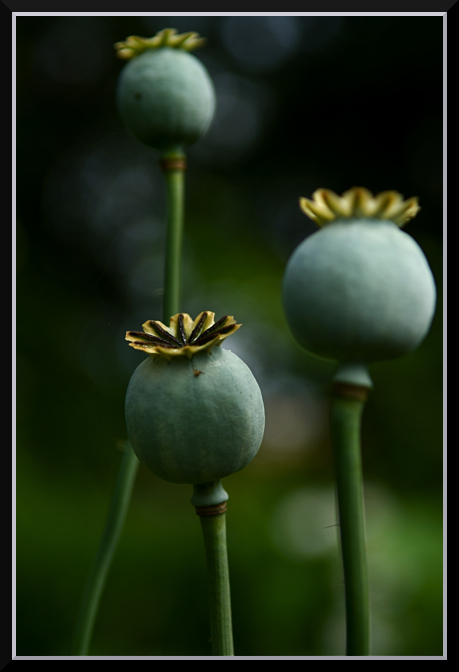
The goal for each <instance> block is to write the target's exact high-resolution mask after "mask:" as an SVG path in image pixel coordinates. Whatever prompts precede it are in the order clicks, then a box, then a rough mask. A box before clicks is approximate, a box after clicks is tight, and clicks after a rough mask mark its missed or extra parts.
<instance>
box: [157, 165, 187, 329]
mask: <svg viewBox="0 0 459 672" xmlns="http://www.w3.org/2000/svg"><path fill="white" fill-rule="evenodd" d="M162 161H163V166H164V167H163V170H164V174H165V177H166V184H167V204H168V215H167V241H166V258H165V267H164V296H163V321H164V322H165V324H169V318H171V317H172V315H176V314H177V313H178V312H179V311H180V281H181V272H180V271H181V258H182V241H183V214H184V193H185V171H184V169H183V168H175V167H166V166H167V163H166V161H167V158H163V160H162ZM173 165H174V164H173V163H172V166H173Z"/></svg>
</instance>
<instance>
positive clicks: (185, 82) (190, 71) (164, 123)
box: [117, 47, 215, 152]
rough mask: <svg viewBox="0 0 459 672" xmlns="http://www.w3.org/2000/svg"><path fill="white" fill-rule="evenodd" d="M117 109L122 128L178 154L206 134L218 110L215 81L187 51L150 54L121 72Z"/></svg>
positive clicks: (131, 63) (159, 51) (168, 48)
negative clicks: (215, 111)
mask: <svg viewBox="0 0 459 672" xmlns="http://www.w3.org/2000/svg"><path fill="white" fill-rule="evenodd" d="M117 105H118V109H119V113H120V116H121V118H122V120H123V123H124V124H125V125H126V127H127V128H128V129H129V130H130V132H131V133H132V134H133V135H134V136H135V137H136V138H138V139H139V140H141V141H142V142H144V143H146V144H147V145H150V146H151V147H154V148H155V149H158V150H159V151H161V152H167V151H180V150H183V149H184V148H185V147H186V146H187V145H189V144H191V143H193V142H195V141H196V140H198V138H199V137H200V136H201V135H202V134H203V133H204V132H205V131H206V130H207V128H208V126H209V124H210V122H211V121H212V117H213V114H214V110H215V90H214V85H213V83H212V80H211V78H210V76H209V73H208V72H207V70H206V68H205V67H204V65H203V64H202V63H201V61H200V60H199V59H197V58H196V57H195V56H193V55H192V54H190V53H188V52H187V51H184V50H183V49H171V48H170V47H162V48H160V49H148V50H147V51H145V52H143V53H142V54H140V55H139V56H136V57H135V58H133V59H132V60H131V61H129V62H128V63H126V65H125V66H124V68H123V70H122V71H121V74H120V77H119V82H118V90H117Z"/></svg>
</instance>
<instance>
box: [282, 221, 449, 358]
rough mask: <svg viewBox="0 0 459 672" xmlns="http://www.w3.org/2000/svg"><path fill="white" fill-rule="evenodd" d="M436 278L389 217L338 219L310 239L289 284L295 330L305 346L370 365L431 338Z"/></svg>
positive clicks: (287, 301) (288, 275) (290, 269)
mask: <svg viewBox="0 0 459 672" xmlns="http://www.w3.org/2000/svg"><path fill="white" fill-rule="evenodd" d="M435 303H436V289H435V282H434V278H433V275H432V271H431V270H430V267H429V264H428V262H427V259H426V257H425V255H424V253H423V252H422V250H421V248H420V247H419V245H418V244H417V243H416V241H415V240H414V239H413V238H412V237H411V236H409V235H408V234H406V233H405V232H403V231H401V230H400V229H399V228H398V226H397V225H396V224H394V223H393V222H391V221H388V220H380V219H373V218H366V219H365V218H362V219H357V218H356V219H353V218H349V219H338V220H337V221H335V222H332V223H330V224H328V225H326V226H324V227H323V228H322V229H320V230H319V231H317V232H316V233H314V234H312V235H311V236H309V237H308V238H306V239H305V240H304V241H303V242H302V243H301V244H300V245H299V247H298V248H297V249H296V250H295V251H294V253H293V255H292V257H291V258H290V260H289V262H288V265H287V268H286V271H285V275H284V281H283V305H284V310H285V315H286V318H287V321H288V324H289V327H290V329H291V331H292V333H293V335H294V337H295V339H296V340H297V341H298V343H299V344H300V345H302V346H303V347H304V348H306V349H307V350H309V351H311V352H313V353H315V354H317V355H319V356H322V357H325V358H329V359H336V360H338V361H340V362H346V361H350V362H352V361H356V362H363V363H369V362H372V361H377V360H384V359H391V358H393V357H398V356H399V355H403V354H404V353H407V352H409V351H411V350H413V349H414V348H416V347H417V345H419V343H420V342H421V341H422V340H423V338H424V337H425V336H426V334H427V332H428V330H429V327H430V324H431V322H432V318H433V315H434V312H435Z"/></svg>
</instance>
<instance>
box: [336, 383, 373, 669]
mask: <svg viewBox="0 0 459 672" xmlns="http://www.w3.org/2000/svg"><path fill="white" fill-rule="evenodd" d="M360 389H361V390H362V389H364V388H360ZM363 406H364V401H363V399H358V398H355V396H354V398H349V396H348V397H347V398H346V397H345V396H337V394H335V398H334V399H333V402H332V409H331V436H332V444H333V453H334V460H335V472H336V484H337V491H338V507H339V519H340V532H341V554H342V558H343V569H344V589H345V600H346V655H347V656H368V655H369V606H368V577H367V563H366V549H365V520H364V504H363V484H362V463H361V456H360V419H361V415H362V411H363Z"/></svg>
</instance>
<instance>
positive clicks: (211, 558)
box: [199, 507, 234, 656]
mask: <svg viewBox="0 0 459 672" xmlns="http://www.w3.org/2000/svg"><path fill="white" fill-rule="evenodd" d="M209 508H210V507H209ZM199 517H200V520H201V527H202V533H203V535H204V546H205V549H206V562H207V576H208V581H209V607H210V633H211V638H212V655H213V656H234V648H233V629H232V624H231V598H230V586H229V571H228V555H227V551H226V514H225V513H220V514H217V515H200V516H199Z"/></svg>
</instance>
